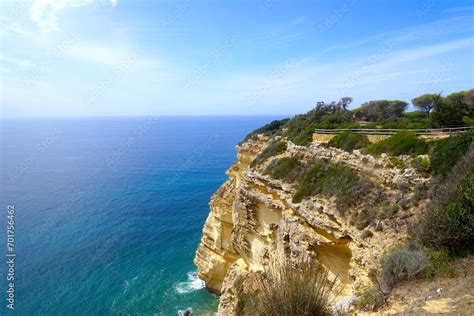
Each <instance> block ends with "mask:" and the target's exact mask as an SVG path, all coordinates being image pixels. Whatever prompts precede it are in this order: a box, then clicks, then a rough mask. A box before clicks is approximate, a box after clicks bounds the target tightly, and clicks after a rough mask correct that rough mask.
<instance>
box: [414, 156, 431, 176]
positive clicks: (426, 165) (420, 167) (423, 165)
mask: <svg viewBox="0 0 474 316" xmlns="http://www.w3.org/2000/svg"><path fill="white" fill-rule="evenodd" d="M430 166H431V162H430V158H429V157H428V156H419V157H416V159H414V160H413V168H415V169H416V171H418V172H420V173H427V172H428V171H430Z"/></svg>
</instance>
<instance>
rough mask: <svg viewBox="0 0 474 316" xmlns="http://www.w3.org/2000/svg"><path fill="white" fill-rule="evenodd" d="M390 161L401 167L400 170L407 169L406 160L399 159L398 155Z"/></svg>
mask: <svg viewBox="0 0 474 316" xmlns="http://www.w3.org/2000/svg"><path fill="white" fill-rule="evenodd" d="M390 163H391V164H392V165H393V166H394V167H396V168H398V169H400V170H405V169H406V167H407V166H406V165H405V161H403V159H399V158H397V157H390Z"/></svg>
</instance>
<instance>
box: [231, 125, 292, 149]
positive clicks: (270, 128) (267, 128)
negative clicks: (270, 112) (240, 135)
mask: <svg viewBox="0 0 474 316" xmlns="http://www.w3.org/2000/svg"><path fill="white" fill-rule="evenodd" d="M288 121H289V119H283V120H275V121H272V122H270V123H268V124H266V125H264V126H262V127H260V128H258V129H256V130H254V131H253V132H251V133H250V134H248V135H247V136H246V137H245V139H244V140H243V141H241V142H240V144H242V143H243V142H245V141H246V140H249V139H251V138H254V137H255V136H257V135H258V134H264V135H267V136H270V135H275V134H278V133H279V132H280V131H281V128H282V127H283V126H284V125H285V123H286V122H288Z"/></svg>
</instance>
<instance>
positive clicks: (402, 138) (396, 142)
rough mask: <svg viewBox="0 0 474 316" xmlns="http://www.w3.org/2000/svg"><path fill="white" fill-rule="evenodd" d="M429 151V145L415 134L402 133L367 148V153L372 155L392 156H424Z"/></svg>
mask: <svg viewBox="0 0 474 316" xmlns="http://www.w3.org/2000/svg"><path fill="white" fill-rule="evenodd" d="M427 151H428V144H427V143H426V142H425V141H424V140H422V139H420V138H418V137H417V136H416V134H415V133H412V132H408V131H401V132H398V133H396V134H395V135H393V136H391V137H389V138H387V139H384V140H381V141H379V142H377V143H374V144H370V145H369V146H367V149H366V152H367V153H369V154H372V155H380V154H382V153H386V154H390V155H392V156H398V155H413V156H414V155H423V154H426V153H427Z"/></svg>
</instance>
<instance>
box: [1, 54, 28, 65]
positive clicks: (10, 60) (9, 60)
mask: <svg viewBox="0 0 474 316" xmlns="http://www.w3.org/2000/svg"><path fill="white" fill-rule="evenodd" d="M0 62H1V63H2V64H4V65H5V64H7V65H13V66H16V67H21V68H29V67H31V66H33V63H32V62H31V61H29V60H27V59H21V58H16V57H8V56H5V55H3V54H0Z"/></svg>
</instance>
